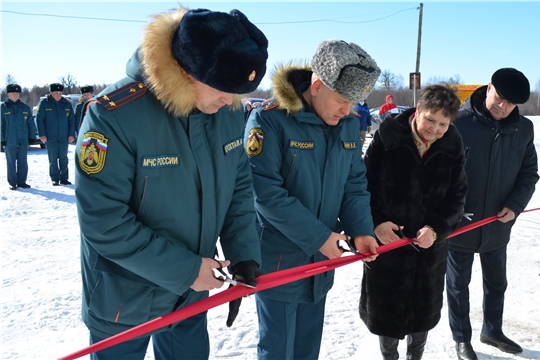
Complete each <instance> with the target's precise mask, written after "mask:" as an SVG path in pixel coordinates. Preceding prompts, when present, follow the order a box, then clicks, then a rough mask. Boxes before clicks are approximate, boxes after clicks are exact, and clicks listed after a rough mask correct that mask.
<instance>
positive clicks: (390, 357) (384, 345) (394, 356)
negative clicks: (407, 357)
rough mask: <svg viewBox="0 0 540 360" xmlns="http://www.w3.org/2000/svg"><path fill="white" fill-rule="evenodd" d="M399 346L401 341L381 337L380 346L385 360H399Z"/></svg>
mask: <svg viewBox="0 0 540 360" xmlns="http://www.w3.org/2000/svg"><path fill="white" fill-rule="evenodd" d="M398 344H399V339H396V338H392V337H388V336H379V345H380V347H381V354H382V356H383V360H398V359H399V353H398V350H397V348H398Z"/></svg>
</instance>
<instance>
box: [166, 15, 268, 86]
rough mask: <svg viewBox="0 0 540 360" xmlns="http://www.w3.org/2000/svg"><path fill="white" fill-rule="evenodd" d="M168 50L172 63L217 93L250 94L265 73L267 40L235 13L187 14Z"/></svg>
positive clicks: (246, 20)
mask: <svg viewBox="0 0 540 360" xmlns="http://www.w3.org/2000/svg"><path fill="white" fill-rule="evenodd" d="M172 46H173V55H174V57H175V59H176V61H178V63H179V64H180V66H182V68H183V69H184V70H185V71H186V72H187V73H188V74H189V75H191V76H193V77H194V78H195V79H196V80H198V81H200V82H202V83H204V84H206V85H208V86H210V87H212V88H214V89H217V90H220V91H224V92H227V93H232V94H245V93H249V92H252V91H254V90H256V89H257V86H259V83H260V82H261V80H262V78H263V77H264V74H265V73H266V60H267V58H268V51H267V49H268V40H267V39H266V37H265V36H264V34H263V33H262V32H261V31H260V30H259V29H258V28H257V27H256V26H255V25H253V24H252V23H251V22H250V21H249V20H248V19H247V17H246V16H245V15H244V14H242V13H241V12H240V11H238V10H231V12H230V14H227V13H223V12H215V11H210V10H206V9H196V10H190V11H188V12H187V13H186V14H185V15H184V17H183V18H182V20H181V21H180V25H179V26H178V29H177V30H176V32H175V34H174V37H173V42H172Z"/></svg>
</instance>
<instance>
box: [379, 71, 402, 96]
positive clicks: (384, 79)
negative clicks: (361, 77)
mask: <svg viewBox="0 0 540 360" xmlns="http://www.w3.org/2000/svg"><path fill="white" fill-rule="evenodd" d="M400 80H401V81H400ZM377 82H378V83H379V84H381V87H382V88H384V89H385V90H386V91H389V90H390V89H396V88H400V87H401V85H402V84H403V77H401V78H400V77H398V76H396V74H394V73H393V72H391V71H390V70H384V71H383V72H381V75H380V76H379V79H378V80H377Z"/></svg>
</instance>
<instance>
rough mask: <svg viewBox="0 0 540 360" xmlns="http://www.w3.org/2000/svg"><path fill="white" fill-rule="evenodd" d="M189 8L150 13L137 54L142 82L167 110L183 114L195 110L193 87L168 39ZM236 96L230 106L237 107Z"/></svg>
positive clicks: (239, 97)
mask: <svg viewBox="0 0 540 360" xmlns="http://www.w3.org/2000/svg"><path fill="white" fill-rule="evenodd" d="M188 11H189V9H187V8H183V7H180V8H178V9H176V10H174V11H172V12H167V13H162V14H158V15H154V16H153V18H154V20H153V21H152V22H151V23H150V24H148V25H147V26H146V29H145V32H144V35H143V38H142V40H141V44H140V47H139V49H138V54H137V55H138V57H139V58H140V64H139V71H140V72H141V75H142V77H143V81H144V83H145V84H146V86H148V88H149V89H150V91H151V92H152V93H153V94H154V96H155V97H156V98H157V99H158V100H159V101H160V102H161V103H162V104H163V106H164V107H165V109H167V111H170V112H172V113H173V114H174V115H175V116H178V117H180V116H187V115H188V114H189V113H191V112H192V111H193V110H194V109H195V96H196V95H195V87H194V85H193V80H192V78H191V77H190V76H189V75H188V74H187V73H186V71H185V70H184V69H183V68H182V67H181V66H180V64H179V63H178V61H176V59H175V58H174V55H173V50H172V41H173V37H174V33H175V31H176V30H177V29H178V26H179V24H180V21H181V20H182V18H183V16H184V15H185V14H186V12H188ZM240 99H241V96H240V95H235V96H234V100H233V104H232V105H231V108H233V109H238V108H240Z"/></svg>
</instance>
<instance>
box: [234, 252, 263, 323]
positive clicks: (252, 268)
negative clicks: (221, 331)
mask: <svg viewBox="0 0 540 360" xmlns="http://www.w3.org/2000/svg"><path fill="white" fill-rule="evenodd" d="M230 270H231V271H230V273H231V274H232V277H233V279H234V280H238V281H242V282H244V283H246V284H248V285H251V286H255V285H257V281H256V280H255V279H256V278H257V277H258V276H261V275H262V272H261V269H260V268H259V264H257V263H256V262H255V261H253V260H249V261H240V262H239V263H238V264H235V265H233V266H231V268H230ZM231 286H232V285H231ZM231 286H229V287H231ZM237 286H239V285H237ZM240 286H241V285H240ZM241 303H242V298H239V299H236V300H233V301H231V302H230V303H229V315H228V316H227V327H231V326H232V324H233V322H234V320H235V319H236V316H237V315H238V310H240V304H241Z"/></svg>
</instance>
